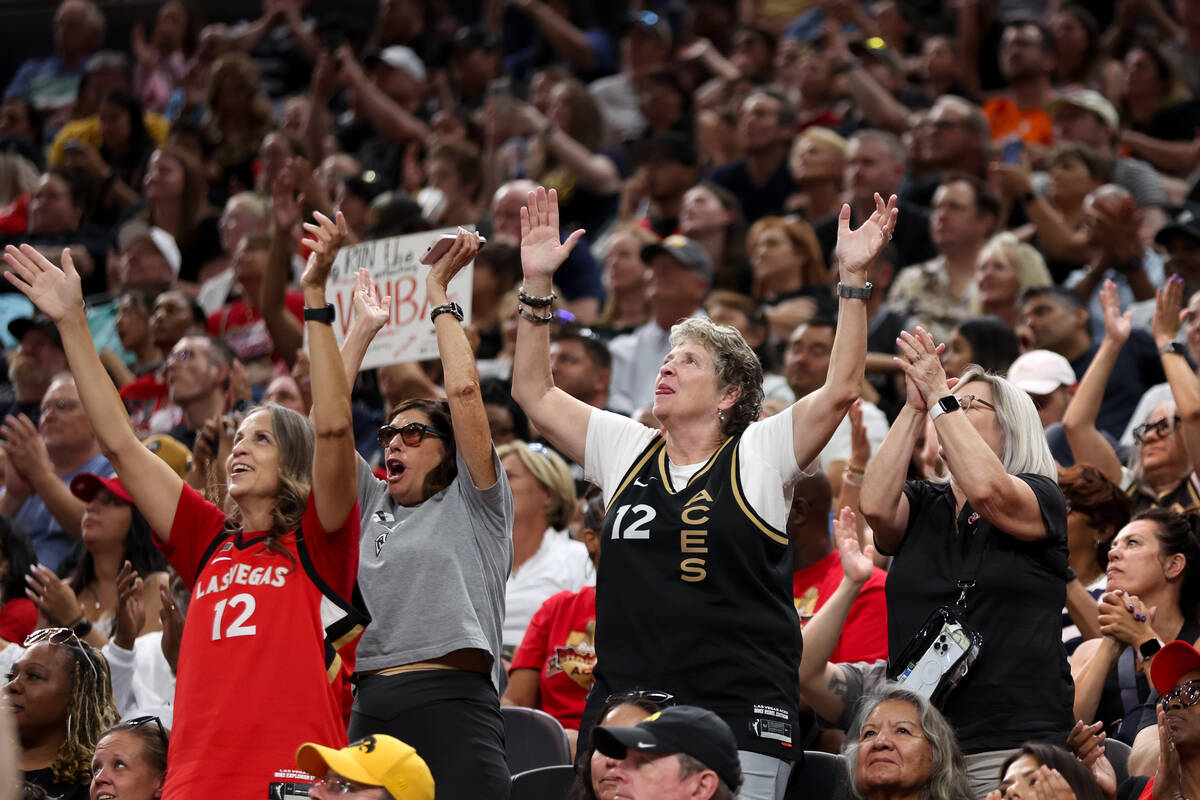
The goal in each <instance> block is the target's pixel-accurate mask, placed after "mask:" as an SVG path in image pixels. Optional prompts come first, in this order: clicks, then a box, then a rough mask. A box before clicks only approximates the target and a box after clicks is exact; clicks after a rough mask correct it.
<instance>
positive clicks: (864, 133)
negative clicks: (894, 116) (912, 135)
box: [850, 128, 908, 170]
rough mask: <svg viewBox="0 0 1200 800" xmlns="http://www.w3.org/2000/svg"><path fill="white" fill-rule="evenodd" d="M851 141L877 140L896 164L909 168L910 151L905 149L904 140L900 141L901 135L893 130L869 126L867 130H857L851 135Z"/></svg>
mask: <svg viewBox="0 0 1200 800" xmlns="http://www.w3.org/2000/svg"><path fill="white" fill-rule="evenodd" d="M850 141H851V142H876V143H877V144H879V145H880V146H881V147H883V148H884V149H885V150H886V151H887V155H888V158H889V159H890V160H891V161H892V162H893V163H895V164H899V165H900V166H902V167H904V168H905V169H906V170H907V169H908V151H907V150H905V149H904V142H902V141H900V137H899V136H897V135H896V134H894V133H892V132H891V131H881V130H878V129H876V128H867V129H865V130H861V131H856V132H855V133H854V134H853V135H852V136H851V137H850Z"/></svg>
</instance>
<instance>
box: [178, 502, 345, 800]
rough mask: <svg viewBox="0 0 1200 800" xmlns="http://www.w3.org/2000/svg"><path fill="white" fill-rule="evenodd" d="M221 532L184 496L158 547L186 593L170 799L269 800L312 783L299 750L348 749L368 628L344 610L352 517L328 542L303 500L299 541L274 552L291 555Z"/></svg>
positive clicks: (218, 517) (255, 538)
mask: <svg viewBox="0 0 1200 800" xmlns="http://www.w3.org/2000/svg"><path fill="white" fill-rule="evenodd" d="M224 525H225V514H224V513H223V512H222V511H221V510H220V509H219V508H217V507H216V506H214V505H213V504H211V503H209V502H207V501H206V500H204V498H202V497H201V496H200V495H199V494H198V493H197V492H196V491H195V490H194V489H192V488H191V487H190V486H187V485H185V486H184V487H183V493H182V494H181V495H180V497H179V505H178V507H177V508H176V509H175V520H174V523H173V524H172V526H171V539H170V541H169V542H167V543H163V542H161V541H158V542H157V543H158V545H159V547H160V548H161V549H162V551H163V553H164V554H165V555H166V557H167V560H168V561H170V562H171V566H173V567H174V568H175V569H176V570H177V571H178V572H179V574H180V576H182V578H183V580H184V581H185V582H186V583H187V584H188V586H189V587H191V589H192V601H191V605H190V606H189V608H188V613H187V617H186V620H185V622H184V626H183V641H182V644H181V646H180V652H179V674H178V676H177V681H176V687H175V726H174V729H173V730H172V731H171V747H170V752H169V754H168V755H169V763H170V770H169V771H168V773H167V783H166V787H165V789H164V793H163V796H164V797H166V798H182V797H188V798H191V797H246V798H261V797H267V793H268V786H269V784H271V783H272V782H275V781H287V782H293V783H309V782H310V781H311V777H310V776H309V775H308V774H307V773H304V772H301V771H300V770H298V769H297V768H296V761H295V757H296V748H297V747H299V746H300V745H301V744H302V743H304V742H320V743H321V744H324V745H328V746H331V747H335V748H337V747H342V746H343V745H345V744H346V724H345V718H344V714H343V698H344V689H345V683H346V681H347V680H348V679H349V676H350V675H351V673H353V671H354V648H355V645H356V644H357V641H358V635H359V633H361V631H362V624H363V620H362V618H361V617H359V616H358V614H357V612H354V610H353V608H352V606H350V605H349V604H348V603H347V602H346V601H345V600H343V599H342V598H349V597H350V596H351V592H352V591H353V588H354V581H355V577H356V574H357V571H358V537H359V519H358V505H357V504H355V506H354V508H353V509H352V510H351V511H350V513H349V514H348V515H347V517H346V521H345V522H343V523H342V525H341V527H339V528H338V529H336V530H333V531H324V530H323V529H322V528H321V523H320V521H319V519H318V518H317V512H316V504H315V503H314V502H313V500H312V495H311V493H310V494H309V498H308V508H307V509H306V510H305V513H304V519H303V522H302V527H303V530H304V534H305V535H304V539H303V541H299V540H298V538H297V536H296V534H295V533H293V534H290V535H289V536H287V537H285V538H283V539H280V540H279V544H280V545H282V546H283V548H285V549H286V550H287V554H286V555H285V554H284V553H281V552H279V551H278V550H275V549H268V548H267V547H266V545H265V544H264V542H263V537H262V536H261V534H259V533H239V534H235V535H228V534H224ZM156 541H157V538H156ZM289 555H290V556H291V557H290V558H289ZM316 581H319V582H320V584H321V585H318V583H317V582H316ZM323 590H324V591H323ZM323 612H324V613H323ZM331 612H332V614H331ZM339 612H341V613H339ZM327 641H328V642H329V649H328V650H327V646H326V642H327ZM334 648H336V649H334ZM327 654H328V655H327Z"/></svg>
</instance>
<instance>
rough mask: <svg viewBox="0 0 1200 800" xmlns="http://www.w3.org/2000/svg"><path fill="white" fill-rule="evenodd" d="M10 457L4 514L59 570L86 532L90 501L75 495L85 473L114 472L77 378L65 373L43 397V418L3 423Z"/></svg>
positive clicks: (0, 428)
mask: <svg viewBox="0 0 1200 800" xmlns="http://www.w3.org/2000/svg"><path fill="white" fill-rule="evenodd" d="M0 432H2V433H3V435H4V442H5V444H4V452H5V455H6V456H7V461H6V464H5V475H4V494H3V495H2V496H0V514H4V515H5V516H7V517H11V518H12V519H13V521H14V522H16V523H17V524H18V525H20V526H21V528H23V529H24V530H25V531H26V532H27V533H28V534H29V537H30V538H31V539H32V540H33V547H34V550H35V552H36V553H37V557H38V561H39V562H40V563H42V564H44V565H46V566H47V567H50V568H51V569H57V568H58V566H59V564H60V563H61V562H62V560H63V559H64V558H65V557H66V556H67V554H69V553H70V552H71V549H72V547H74V545H75V541H76V540H77V539H78V538H79V536H80V522H81V521H82V519H83V509H84V503H83V501H81V500H80V499H79V498H77V497H75V496H74V495H73V494H71V490H70V488H69V487H70V483H71V478H73V477H75V476H76V475H78V474H79V473H81V472H92V473H95V474H98V475H110V474H112V467H111V466H110V465H109V463H108V459H106V458H105V457H104V456H103V455H101V454H100V445H99V444H98V443H97V442H96V437H95V435H94V434H93V433H92V426H91V423H89V422H88V418H87V414H86V413H85V412H84V410H83V403H82V402H80V400H79V391H78V390H77V389H76V388H75V379H74V378H72V377H71V374H70V373H69V372H63V373H59V375H58V376H57V377H55V378H54V380H53V381H52V382H51V383H50V388H49V389H47V390H46V395H45V397H43V398H42V412H41V421H40V422H39V424H38V425H37V427H36V428H35V427H34V425H33V423H32V422H31V421H30V420H29V418H28V417H25V416H19V417H8V418H6V419H5V421H4V423H3V424H2V425H0Z"/></svg>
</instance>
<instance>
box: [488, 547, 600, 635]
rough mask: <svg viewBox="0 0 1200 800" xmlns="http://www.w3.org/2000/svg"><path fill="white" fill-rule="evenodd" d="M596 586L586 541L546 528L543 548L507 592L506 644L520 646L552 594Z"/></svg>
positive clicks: (512, 578) (510, 582)
mask: <svg viewBox="0 0 1200 800" xmlns="http://www.w3.org/2000/svg"><path fill="white" fill-rule="evenodd" d="M595 585H596V570H595V569H593V568H592V559H591V556H589V555H588V551H587V547H586V546H585V545H584V544H583V542H577V541H575V540H574V539H572V538H571V537H570V535H569V534H568V533H567V532H566V531H560V530H557V529H555V528H546V532H545V533H544V534H543V535H542V545H541V547H539V548H538V550H537V552H536V553H534V554H533V555H532V556H531V557H530V558H529V560H527V561H526V562H525V563H524V564H522V565H521V567H520V569H514V570H513V571H512V573H511V574H510V575H509V576H508V584H507V585H506V586H505V590H504V609H505V610H504V631H503V635H502V638H503V642H504V645H505V646H506V647H507V646H509V645H511V646H513V647H519V646H520V644H521V640H522V639H524V638H525V629H526V628H528V627H529V621H530V620H531V619H533V615H534V614H535V613H537V610H538V609H539V608H541V607H542V603H544V602H546V600H548V599H549V598H550V597H551V595H555V594H558V593H559V592H563V591H567V592H578V591H579V590H580V589H582V588H583V587H584V586H595Z"/></svg>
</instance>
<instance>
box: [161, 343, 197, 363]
mask: <svg viewBox="0 0 1200 800" xmlns="http://www.w3.org/2000/svg"><path fill="white" fill-rule="evenodd" d="M198 355H200V353H199V352H198V351H196V350H193V349H192V348H190V347H185V348H183V349H181V350H172V351H171V352H170V353H167V357H166V359H164V360H163V366H164V367H169V366H171V365H172V364H179V363H181V362H183V361H188V360H190V359H193V358H195V357H196V356H198Z"/></svg>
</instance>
